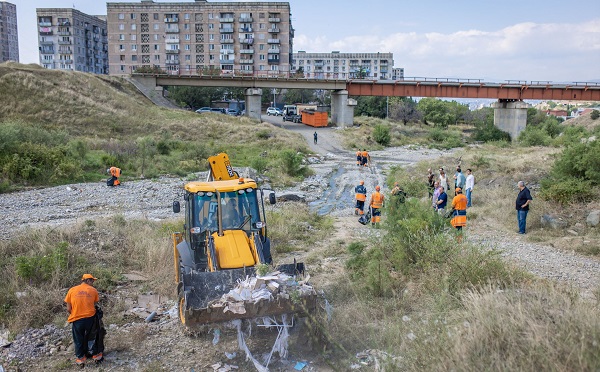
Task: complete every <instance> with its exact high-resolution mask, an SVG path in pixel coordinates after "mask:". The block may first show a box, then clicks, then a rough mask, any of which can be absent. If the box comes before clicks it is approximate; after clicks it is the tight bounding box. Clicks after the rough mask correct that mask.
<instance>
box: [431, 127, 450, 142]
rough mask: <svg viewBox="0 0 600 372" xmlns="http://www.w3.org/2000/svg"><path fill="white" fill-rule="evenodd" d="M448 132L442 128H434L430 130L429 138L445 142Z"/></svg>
mask: <svg viewBox="0 0 600 372" xmlns="http://www.w3.org/2000/svg"><path fill="white" fill-rule="evenodd" d="M446 133H447V132H446V131H445V130H443V129H442V128H433V129H431V130H430V131H429V139H431V140H432V141H435V142H443V141H444V139H445V138H446Z"/></svg>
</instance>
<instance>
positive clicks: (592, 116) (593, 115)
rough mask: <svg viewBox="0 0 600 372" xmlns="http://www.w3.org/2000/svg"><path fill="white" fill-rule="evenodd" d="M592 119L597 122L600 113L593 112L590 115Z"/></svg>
mask: <svg viewBox="0 0 600 372" xmlns="http://www.w3.org/2000/svg"><path fill="white" fill-rule="evenodd" d="M590 118H591V119H592V120H596V119H598V118H600V111H598V110H592V112H591V113H590Z"/></svg>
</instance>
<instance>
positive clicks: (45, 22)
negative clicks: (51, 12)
mask: <svg viewBox="0 0 600 372" xmlns="http://www.w3.org/2000/svg"><path fill="white" fill-rule="evenodd" d="M38 25H40V26H42V27H50V26H52V22H50V21H40V22H38Z"/></svg>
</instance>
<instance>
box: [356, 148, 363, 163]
mask: <svg viewBox="0 0 600 372" xmlns="http://www.w3.org/2000/svg"><path fill="white" fill-rule="evenodd" d="M361 164H362V152H361V151H360V149H358V151H357V152H356V165H358V166H359V167H360V166H361Z"/></svg>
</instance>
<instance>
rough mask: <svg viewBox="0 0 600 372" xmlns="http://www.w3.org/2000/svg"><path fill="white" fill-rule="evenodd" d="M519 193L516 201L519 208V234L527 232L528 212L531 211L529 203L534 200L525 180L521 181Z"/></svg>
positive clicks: (516, 206)
mask: <svg viewBox="0 0 600 372" xmlns="http://www.w3.org/2000/svg"><path fill="white" fill-rule="evenodd" d="M517 186H518V187H519V194H518V195H517V201H516V202H515V208H516V209H517V221H518V223H519V234H525V232H526V227H527V213H529V204H530V203H531V201H532V200H533V198H532V197H531V193H530V192H529V189H528V188H527V187H526V186H525V182H523V181H519V183H518V184H517Z"/></svg>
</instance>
